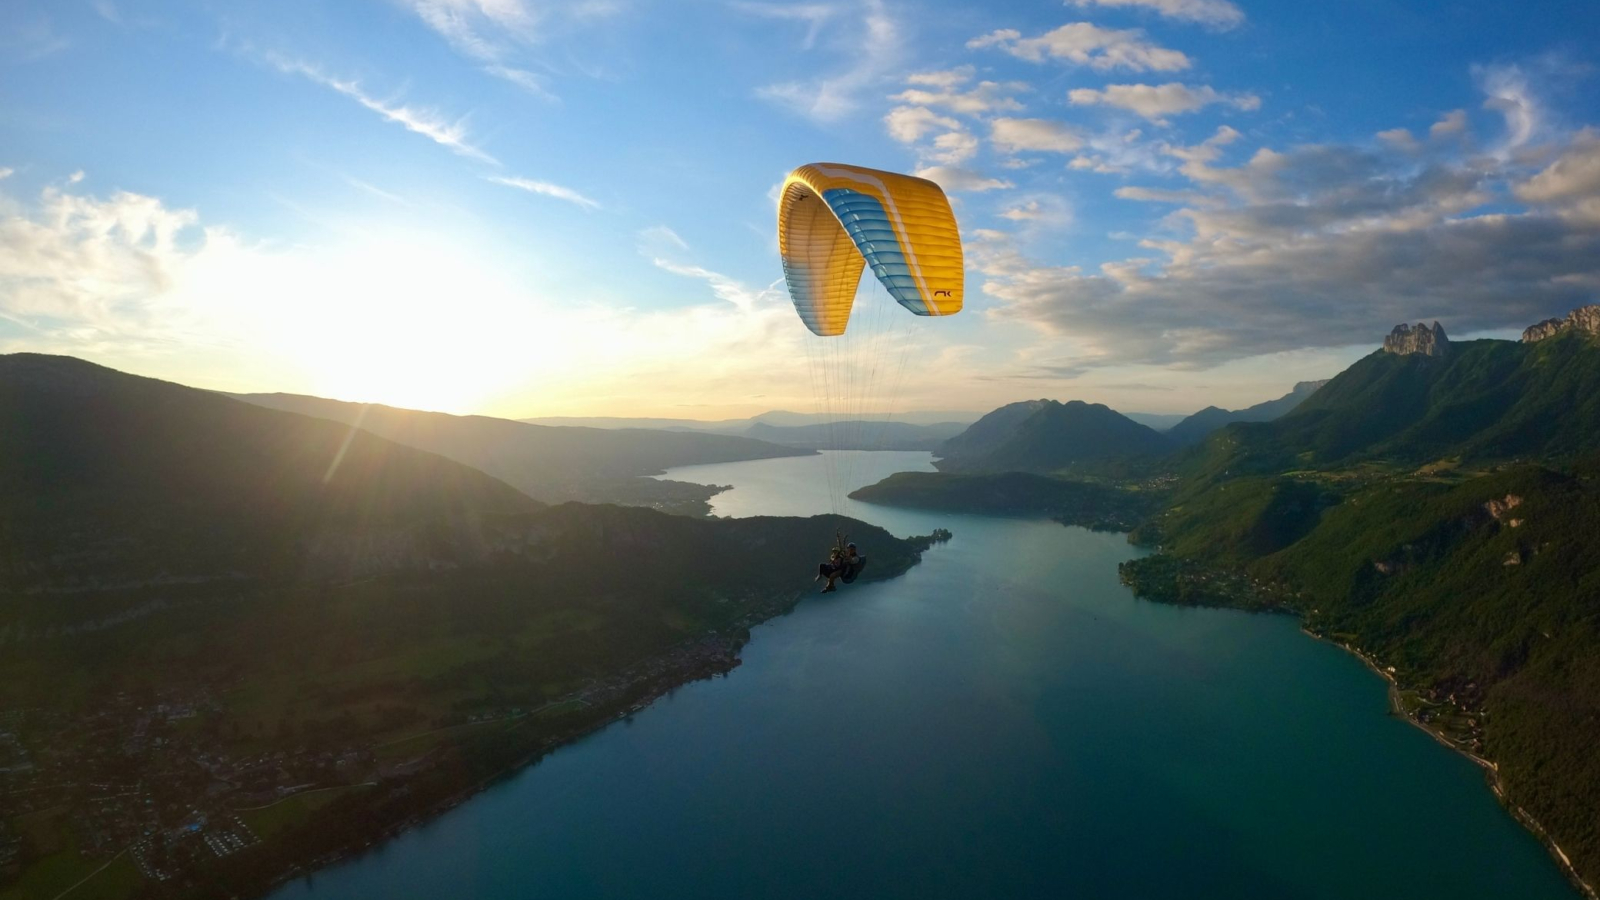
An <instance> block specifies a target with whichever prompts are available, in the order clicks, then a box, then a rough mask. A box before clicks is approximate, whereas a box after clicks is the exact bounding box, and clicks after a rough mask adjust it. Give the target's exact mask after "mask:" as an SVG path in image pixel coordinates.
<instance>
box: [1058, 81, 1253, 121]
mask: <svg viewBox="0 0 1600 900" xmlns="http://www.w3.org/2000/svg"><path fill="white" fill-rule="evenodd" d="M1067 98H1068V99H1069V100H1071V101H1072V103H1073V105H1075V106H1114V107H1117V108H1119V109H1126V110H1128V111H1130V112H1135V113H1138V114H1139V115H1141V116H1143V117H1145V118H1146V119H1148V120H1150V121H1151V122H1155V123H1157V124H1162V125H1164V124H1166V117H1167V116H1171V115H1178V114H1181V113H1190V112H1194V111H1196V110H1199V109H1203V108H1205V107H1207V106H1211V105H1212V104H1217V103H1222V104H1227V105H1228V106H1232V107H1234V108H1235V109H1240V110H1244V111H1247V112H1248V111H1253V110H1257V109H1260V108H1261V98H1260V97H1257V96H1256V95H1255V94H1225V93H1223V92H1221V91H1219V90H1217V89H1216V88H1213V87H1212V86H1211V85H1208V84H1202V85H1187V84H1179V83H1177V82H1170V83H1168V84H1110V85H1106V87H1105V88H1104V89H1103V90H1095V89H1094V88H1075V89H1073V90H1072V91H1070V92H1069V93H1068V94H1067Z"/></svg>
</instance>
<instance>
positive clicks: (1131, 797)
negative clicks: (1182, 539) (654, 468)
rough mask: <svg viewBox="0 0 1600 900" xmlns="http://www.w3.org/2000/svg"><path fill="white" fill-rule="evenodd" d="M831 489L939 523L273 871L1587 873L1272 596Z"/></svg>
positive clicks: (1279, 878)
mask: <svg viewBox="0 0 1600 900" xmlns="http://www.w3.org/2000/svg"><path fill="white" fill-rule="evenodd" d="M837 463H838V461H835V465H834V467H833V468H834V469H835V471H838V470H839V468H840V467H839V465H838V464H837ZM825 468H826V466H825V462H824V460H822V459H821V458H819V457H800V458H792V459H774V460H762V461H756V462H746V463H732V464H723V465H709V466H693V467H687V468H682V469H677V470H674V471H673V472H671V473H669V477H672V478H676V479H679V480H684V481H699V482H704V483H716V484H733V485H735V486H736V487H735V489H734V490H732V491H728V492H726V493H723V494H721V495H719V496H718V497H717V498H716V499H715V500H714V501H713V503H714V505H715V507H716V510H717V512H718V514H720V515H732V516H747V515H756V514H794V515H807V514H812V513H818V512H825V511H827V507H828V490H827V486H826V476H825V474H824V470H825ZM848 468H851V469H853V470H854V480H855V482H856V483H858V484H864V483H869V482H872V481H875V480H877V479H878V478H879V477H881V476H882V475H883V474H886V473H888V472H893V471H904V470H925V469H929V468H930V465H929V458H928V454H926V453H879V454H870V455H858V456H857V457H856V458H855V459H854V460H852V461H851V465H850V466H849V467H848ZM850 512H851V513H852V514H853V515H856V516H859V517H861V518H864V519H867V520H869V521H872V522H876V523H879V524H882V525H884V526H885V527H887V528H889V529H890V530H891V531H893V532H895V533H896V534H902V535H905V534H912V533H923V534H925V533H927V532H928V531H929V530H930V529H931V528H933V527H935V526H940V525H943V526H946V527H948V528H950V529H952V530H953V531H954V532H955V539H954V540H953V541H951V542H950V543H949V544H946V545H942V546H939V547H937V548H935V549H934V550H932V551H931V552H929V553H928V554H927V556H926V557H925V559H924V561H923V563H922V564H921V565H919V566H918V567H916V568H915V569H913V570H912V571H911V572H910V573H909V574H907V575H906V576H904V577H902V578H899V579H896V580H894V581H891V582H888V583H884V584H874V585H856V586H854V587H850V588H844V589H841V590H840V592H839V593H837V594H832V595H829V596H827V597H818V598H816V599H813V600H808V601H807V602H805V603H802V604H801V605H800V607H799V608H798V609H797V610H796V611H795V612H794V613H793V614H791V615H789V616H787V617H784V618H781V619H777V620H774V621H772V622H770V623H768V624H766V625H764V626H762V627H760V628H758V629H756V630H755V633H754V640H752V641H751V643H750V645H749V646H748V647H747V648H746V649H745V652H744V660H745V662H744V665H743V666H741V667H740V668H738V669H736V670H735V671H734V672H733V673H732V675H731V676H729V677H727V678H722V679H717V680H713V681H703V682H699V683H696V684H693V685H688V686H686V687H684V688H682V689H680V690H678V691H677V692H676V693H674V694H673V695H671V696H669V697H666V698H663V699H662V700H660V701H658V702H657V703H656V704H655V705H654V706H652V707H650V708H649V709H647V710H645V711H644V712H642V713H640V714H639V715H637V716H636V717H634V719H633V720H632V721H631V722H623V723H617V724H614V725H612V726H610V727H608V728H606V729H604V730H603V731H600V732H597V733H596V734H594V735H591V736H590V737H588V738H586V739H584V740H581V741H579V742H577V743H575V744H573V745H571V746H569V747H567V748H565V749H562V750H560V751H557V752H556V753H554V754H552V755H550V756H549V757H547V758H546V759H544V760H543V761H542V762H540V763H539V764H538V765H536V766H533V767H531V768H529V769H527V770H526V771H524V772H522V773H521V774H520V775H518V776H516V777H515V778H513V779H511V780H509V781H507V782H506V783H504V784H502V785H500V786H498V787H495V788H493V789H491V790H489V791H488V792H486V793H484V794H482V795H480V796H478V797H476V798H474V799H473V800H471V801H470V802H468V803H466V804H464V805H463V806H461V807H458V808H457V809H455V810H452V811H450V812H449V813H446V814H445V815H444V816H442V817H440V818H439V819H437V820H435V821H433V822H432V823H430V824H428V825H425V826H423V827H421V828H418V829H416V830H414V831H412V832H409V833H407V834H406V835H404V836H402V837H400V838H398V839H396V840H394V841H392V842H391V843H389V844H387V845H385V846H384V847H382V848H380V849H378V850H376V851H374V852H372V853H369V854H367V855H364V856H361V857H359V858H355V859H352V860H350V861H348V862H346V863H344V864H341V865H339V866H336V867H334V868H332V869H329V870H326V871H324V872H321V873H318V874H317V875H315V876H314V877H313V878H311V879H307V880H304V881H300V882H297V883H294V884H292V885H289V886H287V887H285V888H284V889H282V890H281V891H280V892H279V893H278V894H277V895H276V898H277V900H290V898H294V900H300V898H315V900H331V898H347V897H348V898H355V897H396V898H429V900H432V898H442V897H470V898H485V900H501V898H514V897H515V898H521V897H552V898H567V897H574V898H582V897H640V898H676V897H684V898H688V897H740V898H744V897H807V898H812V897H815V898H828V897H852V898H853V897H862V898H868V897H870V898H900V897H904V898H986V897H1026V898H1032V897H1038V898H1046V897H1048V898H1062V897H1085V898H1146V897H1149V898H1219V900H1222V898H1226V900H1238V898H1256V897H1260V898H1277V897H1286V898H1287V897H1293V898H1335V897H1337V898H1377V897H1393V898H1406V900H1428V898H1441V900H1443V898H1449V900H1463V898H1519V900H1522V898H1526V900H1538V898H1561V900H1571V898H1572V897H1574V896H1576V895H1575V893H1574V892H1573V891H1571V890H1570V889H1569V888H1568V887H1567V886H1566V883H1565V882H1564V881H1563V879H1562V878H1561V876H1560V873H1559V872H1558V871H1557V869H1556V867H1555V865H1554V864H1553V863H1552V862H1551V861H1550V860H1549V858H1548V857H1547V856H1546V854H1545V852H1544V850H1543V848H1541V847H1540V846H1539V844H1538V843H1537V842H1536V841H1535V840H1534V839H1533V838H1532V837H1531V836H1530V835H1528V834H1527V833H1526V832H1524V831H1523V830H1522V829H1521V828H1520V827H1518V826H1517V825H1516V824H1515V823H1514V822H1512V820H1511V819H1510V817H1509V816H1507V815H1506V814H1505V813H1504V812H1503V811H1502V810H1501V809H1500V808H1499V806H1498V805H1496V803H1495V801H1494V799H1493V797H1492V796H1491V794H1490V793H1489V791H1488V790H1487V789H1486V788H1485V787H1484V785H1483V780H1482V778H1481V776H1480V775H1479V773H1478V771H1477V769H1476V768H1475V767H1474V766H1473V765H1472V764H1470V763H1468V762H1467V761H1466V760H1464V759H1462V758H1460V757H1459V756H1456V755H1455V754H1453V753H1451V752H1450V751H1448V750H1446V749H1445V748H1443V747H1441V746H1439V745H1438V744H1436V743H1434V742H1433V741H1432V740H1431V739H1430V738H1428V737H1427V736H1426V735H1424V734H1423V733H1422V732H1420V731H1418V730H1416V729H1415V728H1412V727H1411V726H1409V725H1407V724H1406V723H1404V722H1402V721H1400V720H1398V719H1395V718H1391V717H1389V716H1387V715H1386V714H1385V709H1386V706H1385V699H1384V684H1383V682H1382V681H1381V680H1380V679H1379V678H1378V677H1377V676H1376V675H1374V674H1372V673H1371V672H1369V671H1367V669H1366V668H1364V667H1363V666H1362V665H1361V664H1360V662H1359V661H1357V660H1356V659H1354V658H1353V657H1350V656H1348V655H1346V654H1344V653H1342V652H1340V651H1338V650H1337V649H1335V648H1333V647H1330V646H1328V645H1325V644H1321V643H1318V642H1316V641H1313V640H1311V639H1309V638H1307V637H1305V636H1304V635H1302V634H1300V633H1299V631H1298V630H1297V629H1296V627H1295V625H1294V623H1293V622H1292V621H1291V620H1289V619H1288V618H1286V617H1276V616H1272V617H1269V616H1251V615H1247V614H1243V613H1235V612H1227V611H1215V610H1189V609H1178V608H1173V607H1166V606H1158V605H1155V604H1150V603H1145V602H1141V601H1137V600H1134V599H1133V598H1132V596H1131V595H1130V594H1129V593H1128V591H1127V590H1126V589H1125V588H1123V587H1122V586H1120V585H1119V584H1118V583H1117V573H1116V564H1117V563H1118V562H1119V561H1121V560H1124V559H1127V558H1129V557H1130V556H1131V555H1133V554H1134V552H1135V551H1134V550H1132V549H1131V548H1130V547H1129V546H1128V544H1127V543H1126V542H1125V541H1124V540H1123V538H1122V537H1121V536H1118V535H1107V534H1095V533H1092V532H1088V531H1084V530H1081V529H1076V528H1064V527H1062V526H1060V525H1057V524H1054V523H1051V522H1041V521H1028V520H1014V519H997V518H984V517H976V516H960V515H950V514H943V513H924V512H913V511H905V510H893V509H887V508H883V507H874V506H870V505H864V504H854V505H853V506H852V507H851V510H850ZM865 550H866V552H867V553H868V554H869V555H870V553H871V548H870V547H868V548H865ZM820 552H821V548H819V553H820Z"/></svg>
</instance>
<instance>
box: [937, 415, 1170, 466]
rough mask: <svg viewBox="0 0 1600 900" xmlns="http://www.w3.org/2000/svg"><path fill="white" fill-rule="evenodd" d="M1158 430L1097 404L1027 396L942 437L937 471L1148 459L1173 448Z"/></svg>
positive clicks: (1070, 464)
mask: <svg viewBox="0 0 1600 900" xmlns="http://www.w3.org/2000/svg"><path fill="white" fill-rule="evenodd" d="M1172 446H1173V445H1172V442H1171V441H1169V440H1168V439H1167V438H1165V437H1163V436H1162V435H1161V434H1160V433H1159V432H1157V431H1155V430H1154V429H1151V428H1149V427H1147V426H1144V425H1140V424H1139V423H1137V422H1135V421H1133V420H1132V419H1129V418H1127V417H1126V416H1124V415H1122V414H1121V413H1118V412H1116V411H1115V410H1112V409H1110V408H1109V407H1106V406H1104V405H1102V404H1099V403H1084V402H1083V401H1081V400H1071V401H1068V402H1066V403H1060V402H1057V401H1055V400H1030V401H1026V402H1024V403H1013V404H1010V405H1009V406H1002V407H1000V408H999V409H997V410H995V411H994V412H992V413H990V414H989V415H987V416H984V417H983V418H982V419H979V420H978V421H977V422H975V423H973V425H972V426H971V427H970V428H968V429H967V430H966V431H965V432H963V433H962V434H960V435H957V436H956V437H954V438H951V439H950V440H948V441H946V442H945V443H944V446H943V447H941V448H940V450H939V454H940V455H941V456H942V457H943V458H942V459H941V460H940V461H939V463H938V466H939V469H940V471H946V472H957V471H966V472H980V471H983V472H1013V471H1014V472H1055V471H1061V470H1065V469H1070V468H1072V467H1073V466H1074V465H1076V464H1082V463H1093V462H1097V461H1104V460H1116V461H1118V462H1127V461H1130V460H1148V459H1152V458H1154V457H1157V456H1160V455H1162V454H1164V453H1166V452H1168V451H1170V450H1171V449H1172Z"/></svg>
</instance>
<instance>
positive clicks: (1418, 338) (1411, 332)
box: [1383, 322, 1450, 356]
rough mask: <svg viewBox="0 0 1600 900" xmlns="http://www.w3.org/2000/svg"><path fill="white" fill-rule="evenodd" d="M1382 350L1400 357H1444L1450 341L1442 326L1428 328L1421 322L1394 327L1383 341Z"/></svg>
mask: <svg viewBox="0 0 1600 900" xmlns="http://www.w3.org/2000/svg"><path fill="white" fill-rule="evenodd" d="M1383 349H1384V350H1386V351H1388V352H1389V353H1398V354H1401V355H1404V354H1407V353H1421V354H1423V355H1424V356H1444V355H1445V354H1446V353H1449V352H1450V339H1449V338H1448V337H1445V334H1444V326H1443V325H1440V324H1439V323H1438V322H1434V323H1433V327H1432V328H1429V327H1428V326H1427V325H1424V324H1423V323H1421V322H1418V323H1417V324H1415V325H1406V324H1404V323H1402V324H1399V325H1396V326H1395V327H1394V330H1393V331H1391V332H1389V336H1388V337H1386V338H1384V339H1383Z"/></svg>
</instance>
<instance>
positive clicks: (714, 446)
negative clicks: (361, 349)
mask: <svg viewBox="0 0 1600 900" xmlns="http://www.w3.org/2000/svg"><path fill="white" fill-rule="evenodd" d="M236 396H237V398H238V399H240V400H243V401H245V402H247V403H253V404H256V405H258V406H264V407H268V408H271V409H278V410H284V411H288V412H295V413H299V414H301V415H308V416H315V417H317V418H321V419H329V420H332V421H335V422H342V423H345V424H347V425H352V424H353V425H358V426H359V427H360V428H362V429H363V430H365V431H369V432H372V433H373V434H377V435H381V436H383V437H386V438H388V439H390V440H393V441H396V442H398V443H401V444H405V445H407V446H410V447H417V448H420V449H423V450H428V451H430V452H433V453H438V454H439V455H441V456H445V457H448V458H450V459H453V460H456V461H457V462H461V463H465V464H467V465H469V466H472V467H474V468H477V469H481V470H483V471H484V472H487V473H489V474H491V475H493V476H495V477H496V478H500V479H502V480H504V481H505V482H506V483H507V484H510V485H511V486H513V487H515V488H517V489H518V490H520V491H522V492H523V493H525V494H527V495H528V496H530V497H534V498H537V499H539V500H543V501H545V502H549V503H559V502H563V501H567V500H582V501H588V502H621V503H632V502H634V501H635V499H636V498H638V499H640V500H642V501H649V500H650V499H652V498H653V497H654V496H655V494H654V493H653V492H657V491H663V490H667V489H669V487H670V483H668V484H663V483H658V482H652V481H649V480H648V479H643V478H640V477H639V476H644V475H655V474H659V473H661V472H662V471H664V470H666V469H669V468H672V467H674V466H686V465H698V464H702V463H718V462H735V461H740V460H749V459H770V458H773V457H780V456H798V455H803V454H804V453H807V452H810V451H808V450H802V449H796V448H794V447H784V446H779V445H777V444H771V443H766V442H764V441H758V440H755V439H752V438H747V437H742V436H736V435H718V434H697V433H692V432H674V431H655V430H648V429H601V428H584V427H556V426H549V425H531V424H528V423H525V422H516V421H512V420H510V419H495V418H491V417H488V416H455V415H449V414H447V413H437V412H422V411H418V410H409V409H397V408H395V407H391V406H383V405H381V404H362V403H348V402H345V401H342V400H326V399H323V398H320V397H307V396H303V395H299V394H240V395H236ZM639 505H647V502H641V503H639Z"/></svg>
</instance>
